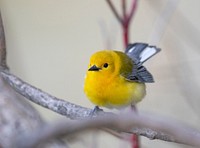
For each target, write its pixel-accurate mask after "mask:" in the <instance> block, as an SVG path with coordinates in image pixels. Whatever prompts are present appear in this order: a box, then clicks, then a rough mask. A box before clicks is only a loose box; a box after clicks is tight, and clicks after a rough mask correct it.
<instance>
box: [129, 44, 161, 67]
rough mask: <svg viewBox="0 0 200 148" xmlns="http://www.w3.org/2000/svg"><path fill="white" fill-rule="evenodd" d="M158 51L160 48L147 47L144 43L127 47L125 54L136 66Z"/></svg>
mask: <svg viewBox="0 0 200 148" xmlns="http://www.w3.org/2000/svg"><path fill="white" fill-rule="evenodd" d="M160 50H161V49H160V48H157V47H156V46H149V45H148V44H146V43H134V44H129V45H128V47H127V49H126V51H125V53H126V54H127V55H128V56H129V57H130V58H131V59H132V60H133V61H134V62H135V64H136V65H138V64H143V63H144V62H145V61H147V60H148V59H150V58H151V57H152V56H154V55H155V54H157V53H158V52H159V51H160Z"/></svg>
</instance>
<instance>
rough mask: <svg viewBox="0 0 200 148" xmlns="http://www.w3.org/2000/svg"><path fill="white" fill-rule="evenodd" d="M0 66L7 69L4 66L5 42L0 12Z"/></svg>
mask: <svg viewBox="0 0 200 148" xmlns="http://www.w3.org/2000/svg"><path fill="white" fill-rule="evenodd" d="M0 55H1V56H0V65H1V67H2V68H5V69H8V66H7V64H6V41H5V32H4V27H3V22H2V17H1V12H0Z"/></svg>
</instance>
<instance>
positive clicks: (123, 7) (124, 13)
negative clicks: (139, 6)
mask: <svg viewBox="0 0 200 148" xmlns="http://www.w3.org/2000/svg"><path fill="white" fill-rule="evenodd" d="M122 12H123V18H124V19H126V17H127V15H126V0H122Z"/></svg>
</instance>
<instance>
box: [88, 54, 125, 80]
mask: <svg viewBox="0 0 200 148" xmlns="http://www.w3.org/2000/svg"><path fill="white" fill-rule="evenodd" d="M120 67H121V64H120V59H119V56H118V55H117V54H116V53H115V52H113V51H111V50H103V51H99V52H96V53H95V54H93V55H92V56H91V58H90V63H89V67H88V68H89V69H88V73H93V74H95V75H99V76H103V77H104V78H106V77H107V78H108V77H111V76H114V75H116V74H118V73H119V69H120Z"/></svg>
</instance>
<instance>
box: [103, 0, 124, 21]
mask: <svg viewBox="0 0 200 148" xmlns="http://www.w3.org/2000/svg"><path fill="white" fill-rule="evenodd" d="M106 2H107V3H108V5H109V7H110V9H111V10H112V12H113V14H114V15H115V17H116V18H117V20H118V21H119V22H120V24H123V20H122V18H121V17H120V16H119V14H118V13H117V10H116V9H115V7H114V5H113V3H112V2H111V0H106Z"/></svg>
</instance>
